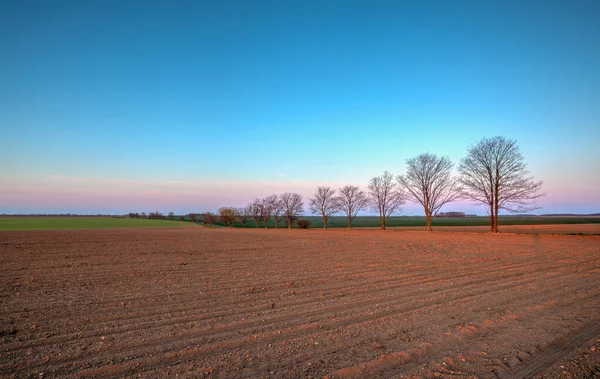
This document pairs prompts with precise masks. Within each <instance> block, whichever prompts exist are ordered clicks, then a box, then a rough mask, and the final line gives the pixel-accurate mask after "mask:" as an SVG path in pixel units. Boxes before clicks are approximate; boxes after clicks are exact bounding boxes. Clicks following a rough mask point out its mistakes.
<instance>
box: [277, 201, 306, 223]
mask: <svg viewBox="0 0 600 379" xmlns="http://www.w3.org/2000/svg"><path fill="white" fill-rule="evenodd" d="M279 199H280V200H281V202H282V204H283V217H285V219H286V220H287V227H288V229H290V228H291V227H292V223H293V221H295V220H297V219H298V216H299V215H301V214H302V212H303V209H302V205H303V204H302V195H300V194H299V193H293V192H292V193H290V192H285V193H282V194H281V196H279Z"/></svg>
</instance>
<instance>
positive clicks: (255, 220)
mask: <svg viewBox="0 0 600 379" xmlns="http://www.w3.org/2000/svg"><path fill="white" fill-rule="evenodd" d="M254 222H256V229H258V220H257V219H254Z"/></svg>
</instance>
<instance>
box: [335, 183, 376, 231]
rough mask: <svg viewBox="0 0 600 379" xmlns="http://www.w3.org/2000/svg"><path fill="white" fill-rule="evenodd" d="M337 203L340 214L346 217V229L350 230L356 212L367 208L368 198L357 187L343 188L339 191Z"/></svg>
mask: <svg viewBox="0 0 600 379" xmlns="http://www.w3.org/2000/svg"><path fill="white" fill-rule="evenodd" d="M337 202H338V205H339V209H340V211H341V212H343V213H345V214H346V217H348V229H352V221H353V220H354V219H355V218H356V215H358V212H360V211H362V210H364V209H365V208H367V207H368V206H369V198H368V196H367V194H366V193H365V192H364V191H361V190H360V188H359V187H357V186H350V185H348V186H345V187H342V188H341V189H340V194H339V195H338V197H337Z"/></svg>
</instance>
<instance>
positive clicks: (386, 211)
mask: <svg viewBox="0 0 600 379" xmlns="http://www.w3.org/2000/svg"><path fill="white" fill-rule="evenodd" d="M369 196H370V198H371V207H372V209H373V211H375V212H379V223H380V224H381V230H385V225H386V224H387V222H388V220H389V218H390V216H391V215H393V214H394V213H396V212H399V211H400V209H401V206H402V205H403V204H404V203H405V195H404V193H403V192H402V191H401V190H400V189H399V188H398V184H397V183H396V181H395V180H394V176H393V175H392V174H390V173H389V172H387V171H385V172H384V173H383V174H381V176H374V177H372V178H371V180H369Z"/></svg>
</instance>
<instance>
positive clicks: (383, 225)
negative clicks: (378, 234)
mask: <svg viewBox="0 0 600 379" xmlns="http://www.w3.org/2000/svg"><path fill="white" fill-rule="evenodd" d="M379 221H380V222H381V230H385V218H383V217H379Z"/></svg>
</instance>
